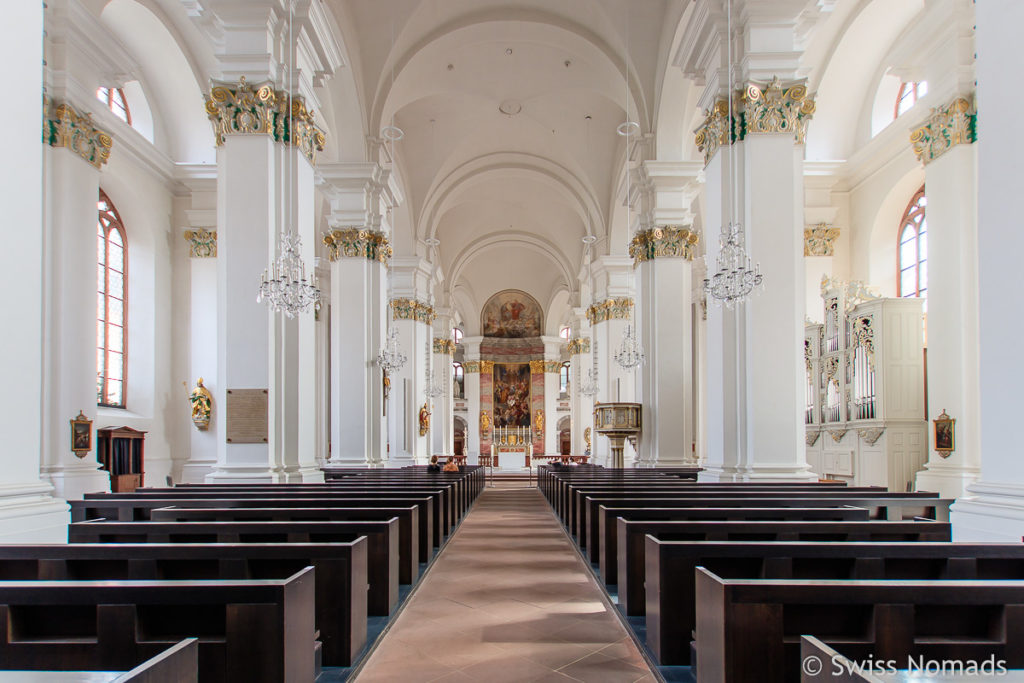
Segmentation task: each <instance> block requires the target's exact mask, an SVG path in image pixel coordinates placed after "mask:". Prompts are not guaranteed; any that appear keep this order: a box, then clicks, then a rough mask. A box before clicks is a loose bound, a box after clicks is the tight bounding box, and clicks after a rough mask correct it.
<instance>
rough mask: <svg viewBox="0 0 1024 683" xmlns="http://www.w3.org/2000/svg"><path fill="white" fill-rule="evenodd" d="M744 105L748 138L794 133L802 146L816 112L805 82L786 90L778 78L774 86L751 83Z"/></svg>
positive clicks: (743, 115) (741, 98) (787, 87)
mask: <svg viewBox="0 0 1024 683" xmlns="http://www.w3.org/2000/svg"><path fill="white" fill-rule="evenodd" d="M740 103H741V108H742V114H741V116H742V117H743V136H744V137H746V136H747V135H756V134H769V133H792V134H793V136H794V138H795V139H796V141H797V142H798V143H802V142H803V141H804V137H805V136H806V135H807V123H808V122H809V121H810V120H811V117H812V116H813V115H814V108H815V104H814V98H813V97H812V96H809V95H808V94H807V85H806V84H805V83H804V82H803V81H799V82H796V83H792V84H790V85H785V86H784V85H783V84H782V81H780V80H779V79H778V77H776V78H773V79H772V80H771V82H770V83H765V84H761V83H748V84H747V87H746V89H745V90H744V91H743V94H742V95H741V96H740Z"/></svg>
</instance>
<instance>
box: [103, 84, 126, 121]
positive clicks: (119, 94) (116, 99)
mask: <svg viewBox="0 0 1024 683" xmlns="http://www.w3.org/2000/svg"><path fill="white" fill-rule="evenodd" d="M96 99H98V100H99V101H100V102H103V103H104V104H106V105H107V107H109V108H110V111H112V112H114V116H116V117H117V118H119V119H121V120H122V121H124V122H125V123H127V124H128V125H129V126H130V125H132V113H131V112H130V111H129V110H128V100H126V99H125V97H124V90H122V89H121V88H97V89H96Z"/></svg>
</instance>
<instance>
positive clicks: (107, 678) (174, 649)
mask: <svg viewBox="0 0 1024 683" xmlns="http://www.w3.org/2000/svg"><path fill="white" fill-rule="evenodd" d="M198 643H199V641H197V640H196V639H195V638H186V639H185V640H183V641H181V642H180V643H177V644H175V645H172V646H171V647H169V648H167V649H166V650H164V651H163V652H161V653H160V654H158V655H156V656H155V657H150V658H149V659H147V660H146V661H144V662H142V663H141V664H139V665H138V666H137V667H135V668H134V669H132V670H131V671H125V672H123V673H122V672H107V671H32V672H31V673H28V672H26V671H24V670H21V671H12V670H7V671H5V670H2V669H0V683H28V682H29V681H31V682H32V683H198V681H199V644H198ZM73 645H75V646H76V645H77V644H73ZM60 661H61V657H60V654H57V655H55V656H54V657H53V658H52V661H51V662H49V664H48V665H49V666H55V665H58V664H59V663H60Z"/></svg>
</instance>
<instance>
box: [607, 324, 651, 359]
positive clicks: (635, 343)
mask: <svg viewBox="0 0 1024 683" xmlns="http://www.w3.org/2000/svg"><path fill="white" fill-rule="evenodd" d="M612 357H613V358H614V359H615V362H616V363H618V364H619V366H620V367H622V368H623V369H624V370H632V369H633V368H635V367H637V366H638V365H643V363H644V361H646V360H647V356H645V355H644V348H643V347H642V346H641V345H640V340H639V339H637V337H636V335H635V334H634V333H633V326H632V325H626V331H625V332H623V333H622V343H621V344H620V345H619V348H618V349H616V351H615V355H614V356H612Z"/></svg>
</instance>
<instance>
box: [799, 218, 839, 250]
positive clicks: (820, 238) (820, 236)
mask: <svg viewBox="0 0 1024 683" xmlns="http://www.w3.org/2000/svg"><path fill="white" fill-rule="evenodd" d="M837 237H839V228H833V227H832V226H830V225H829V224H828V223H818V224H817V225H815V226H813V227H810V228H804V256H833V255H834V254H835V241H836V238H837Z"/></svg>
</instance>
